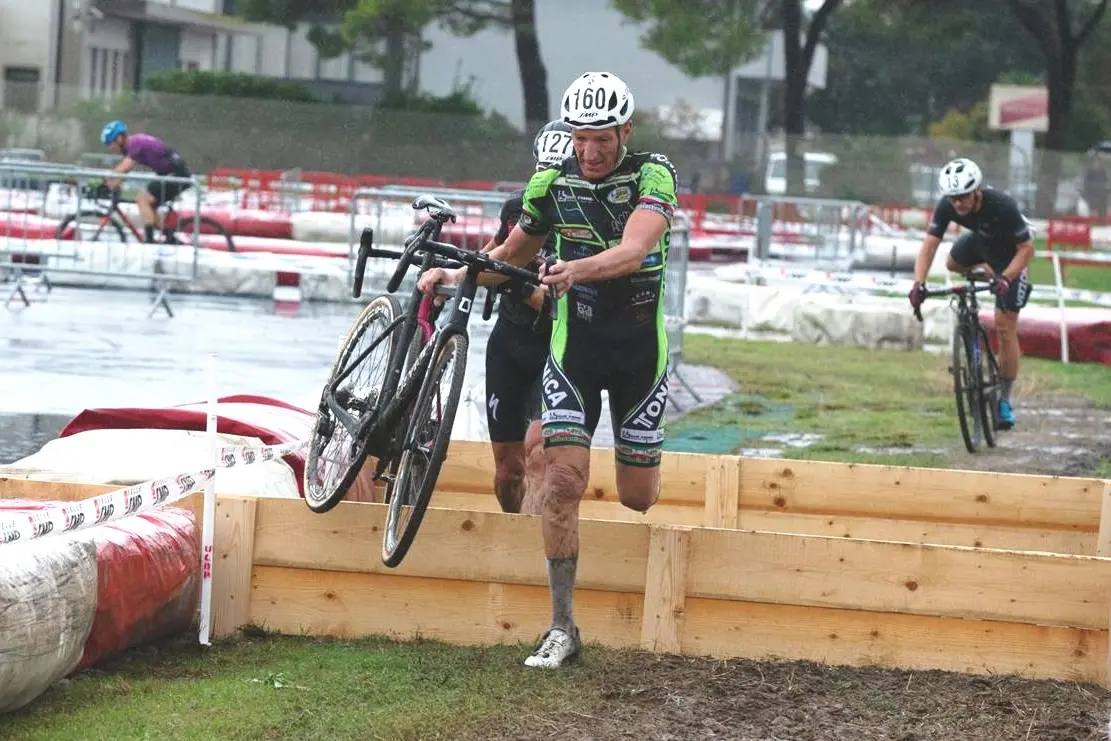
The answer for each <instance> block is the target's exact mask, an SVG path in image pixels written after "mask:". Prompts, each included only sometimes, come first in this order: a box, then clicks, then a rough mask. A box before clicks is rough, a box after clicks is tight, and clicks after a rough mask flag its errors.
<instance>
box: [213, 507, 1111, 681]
mask: <svg viewBox="0 0 1111 741" xmlns="http://www.w3.org/2000/svg"><path fill="white" fill-rule="evenodd" d="M220 501H221V504H224V503H225V502H227V503H228V505H229V511H234V512H236V513H237V514H236V515H235V517H236V518H238V521H239V522H240V530H239V532H240V533H242V534H243V535H244V536H247V535H249V534H252V532H251V530H250V524H251V521H252V518H253V523H254V529H253V537H251V538H248V537H244V538H243V539H242V540H240V541H239V542H238V544H237V545H236V547H235V549H234V550H235V553H236V558H234V559H230V560H229V561H228V562H227V563H228V565H224V564H223V563H218V564H217V568H220V567H223V568H227V569H233V568H234V569H236V570H237V573H236V574H235V575H234V576H231V577H228V578H225V579H223V580H222V581H221V583H222V584H233V583H234V584H238V585H244V584H247V583H248V582H249V583H250V586H251V595H250V601H249V605H248V606H247V609H246V612H245V614H244V613H243V612H242V611H241V612H239V613H237V618H236V620H234V621H232V622H228V621H227V619H221V620H218V621H217V623H216V625H215V629H216V631H217V633H227V632H229V631H231V630H233V629H234V628H235V627H236V626H237V623H238V622H239V621H243V622H250V623H253V624H257V625H261V626H264V627H267V628H270V629H274V630H278V631H281V632H288V633H295V634H300V633H310V634H322V635H334V636H344V637H353V636H360V635H366V634H385V635H392V636H395V637H398V638H409V637H415V636H424V637H428V638H437V639H442V640H446V641H450V642H456V643H467V644H491V643H515V642H532V641H534V640H536V638H537V636H538V633H539V632H540V631H541V630H542V629H543V628H545V627H546V626H547V624H548V618H549V612H548V610H549V597H548V592H547V589H546V583H547V581H546V574H545V570H544V558H543V552H542V547H541V538H540V526H539V519H538V518H536V517H527V516H522V515H506V514H501V513H497V512H473V511H458V510H449V509H440V508H436V507H433V508H431V509H429V511H428V513H427V515H426V518H425V521H424V524H423V525H422V527H421V531H420V533H419V534H418V536H417V539H416V541H415V542H414V544H413V548H412V550H411V551H410V552H409V555H408V557H407V558H406V560H405V561H404V562H403V563H402V564H401V566H400V567H398V568H397V569H396V570H391V569H388V568H386V567H385V566H383V565H382V563H381V561H380V558H379V552H380V546H381V533H382V528H383V526H384V524H385V507H384V506H383V505H378V504H361V503H346V502H345V503H341V504H340V505H339V506H338V507H337V508H336V509H335V510H333V511H332V512H330V513H328V514H325V515H315V514H313V513H311V512H309V511H308V510H307V508H305V507H304V505H303V504H302V503H300V502H294V501H289V500H279V499H259V500H257V504H256V508H255V509H254V511H253V512H249V511H248V510H247V509H245V508H244V507H243V506H242V504H241V503H239V504H233V502H235V501H236V499H235V498H230V497H221V499H220ZM581 543H582V546H581V547H582V551H581V555H580V561H579V589H578V591H577V592H576V596H575V603H576V614H577V617H578V620H579V622H580V626H581V627H582V630H583V632H584V636H585V637H586V639H587V640H588V641H590V642H596V643H600V644H602V645H606V646H614V647H638V648H644V649H647V650H652V651H666V652H681V653H686V654H695V655H707V656H716V657H744V658H752V659H762V658H769V657H780V658H797V659H809V660H814V661H821V662H828V663H831V664H847V665H879V666H888V667H904V668H912V669H946V670H953V671H962V672H968V673H991V674H994V673H1018V674H1022V675H1025V676H1032V677H1040V678H1056V679H1064V680H1070V681H1081V682H1096V683H1102V682H1104V681H1105V679H1106V677H1107V669H1106V666H1105V664H1106V657H1107V628H1108V609H1109V606H1111V560H1109V559H1104V558H1098V557H1086V556H1068V555H1058V554H1051V553H1030V552H1016V551H1003V550H988V549H977V548H964V547H956V546H937V545H913V544H908V543H897V542H888V541H874V540H861V539H856V538H852V539H847V538H833V537H823V536H800V535H789V534H785V533H773V532H748V531H741V530H725V529H711V528H701V527H695V528H683V527H674V526H666V525H651V524H639V523H630V522H612V521H602V520H585V521H583V522H582V537H581ZM247 554H253V556H251V557H250V559H248V555H247ZM252 563H253V565H249V564H252ZM232 564H234V566H233V565H232ZM248 569H250V571H249V573H248ZM225 599H226V598H225V595H220V594H215V593H214V603H215V604H221V603H223V601H224V600H225ZM236 599H239V595H236ZM238 605H239V608H240V610H242V603H241V601H240V602H239V603H238ZM218 614H220V615H223V616H226V615H227V614H228V613H226V612H225V613H218Z"/></svg>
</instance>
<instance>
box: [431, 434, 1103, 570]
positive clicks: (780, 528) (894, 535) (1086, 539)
mask: <svg viewBox="0 0 1111 741" xmlns="http://www.w3.org/2000/svg"><path fill="white" fill-rule="evenodd" d="M723 458H725V459H726V460H734V461H736V460H738V459H737V458H734V457H726V456H723ZM734 501H736V500H734ZM432 502H433V504H434V505H435V506H437V507H443V508H445V509H455V510H470V511H474V512H500V511H501V508H500V507H499V506H498V502H497V499H496V498H495V497H494V495H493V494H486V493H483V494H478V493H468V492H455V491H437V492H436V494H435V496H434V497H433V499H432ZM726 509H728V508H726ZM579 516H580V517H582V518H584V519H593V520H610V521H614V522H641V523H644V522H647V523H650V524H654V525H657V524H658V525H677V526H683V527H698V526H703V525H706V526H710V525H708V523H707V522H706V521H705V520H706V517H707V516H706V514H705V511H704V510H703V509H702V508H699V507H692V506H686V505H677V504H661V503H657V504H656V505H654V506H653V507H652V508H651V509H649V510H648V512H646V513H643V514H641V513H639V512H634V511H633V510H631V509H628V508H627V507H624V506H622V505H621V503H620V502H615V501H608V500H602V501H584V502H582V504H581V505H580V507H579ZM714 527H730V526H726V525H716V526H714ZM731 529H736V530H762V531H767V532H776V533H794V534H796V535H822V536H828V537H835V538H858V539H861V540H893V541H904V542H907V543H932V544H935V545H959V546H967V547H969V548H997V549H1003V550H1013V551H1042V552H1046V553H1065V554H1075V555H1091V554H1092V553H1094V552H1095V548H1096V535H1095V533H1091V532H1087V531H1082V530H1075V529H1071V528H1069V529H1064V530H1055V529H1046V528H1031V527H1006V526H1003V525H985V524H978V523H945V522H927V521H925V520H888V519H882V518H878V517H853V516H850V515H826V514H809V513H803V514H795V513H794V512H769V511H767V510H747V509H746V510H741V511H740V512H739V513H737V517H736V519H735V521H734V523H733V525H732V526H731Z"/></svg>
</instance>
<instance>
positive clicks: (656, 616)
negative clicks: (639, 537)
mask: <svg viewBox="0 0 1111 741" xmlns="http://www.w3.org/2000/svg"><path fill="white" fill-rule="evenodd" d="M651 532H652V534H651V537H650V539H649V542H648V572H647V575H646V576H645V579H644V620H643V622H642V623H641V628H640V647H641V648H643V649H647V650H649V651H661V652H665V653H679V652H680V650H681V642H680V637H681V635H682V622H683V602H684V600H685V598H686V592H687V551H688V546H689V544H690V531H689V530H686V529H681V528H676V527H662V526H661V527H653V528H652V531H651Z"/></svg>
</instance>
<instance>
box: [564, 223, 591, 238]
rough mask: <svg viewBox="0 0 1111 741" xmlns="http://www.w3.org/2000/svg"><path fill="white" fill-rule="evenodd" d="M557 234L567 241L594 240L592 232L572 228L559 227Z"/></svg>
mask: <svg viewBox="0 0 1111 741" xmlns="http://www.w3.org/2000/svg"><path fill="white" fill-rule="evenodd" d="M559 233H560V234H562V235H563V236H565V237H567V238H568V239H594V232H592V231H590V230H589V229H581V228H578V227H573V226H564V227H560V229H559Z"/></svg>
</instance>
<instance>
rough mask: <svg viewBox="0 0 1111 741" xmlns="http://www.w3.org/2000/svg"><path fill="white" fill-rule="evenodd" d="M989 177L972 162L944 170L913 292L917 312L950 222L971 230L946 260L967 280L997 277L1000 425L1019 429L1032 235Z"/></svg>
mask: <svg viewBox="0 0 1111 741" xmlns="http://www.w3.org/2000/svg"><path fill="white" fill-rule="evenodd" d="M983 180H984V176H983V173H981V172H980V168H979V166H977V165H976V163H975V162H973V161H972V160H970V159H965V158H958V159H955V160H953V161H952V162H949V163H948V164H946V165H945V167H943V168H941V173H940V174H939V175H938V183H939V185H940V186H941V192H942V198H941V200H940V201H938V203H937V207H936V208H935V209H934V215H933V219H932V220H931V221H930V226H929V228H928V229H927V230H926V237H925V238H924V239H923V240H922V247H921V248H920V250H919V252H918V259H917V260H916V261H915V263H914V287H913V288H912V289H911V291H910V303H911V306H913V307H918V306H920V305H921V304H922V301H923V300H924V299H925V291H926V286H925V281H926V276H927V275H928V274H929V272H930V265H931V264H933V260H934V255H935V254H937V248H938V245H940V244H941V240H942V239H943V238H944V237H945V232H946V230H947V229H948V228H949V223H950V222H954V221H955V222H956V223H958V224H960V225H961V226H963V227H964V228H965V229H968V230H969V231H967V232H965V233H964V234H962V235H960V236H959V237H958V238H957V240H956V241H955V242H954V243H953V247H952V249H951V250H950V252H949V259H948V260H947V261H946V265H945V266H946V268H947V269H948V270H949V271H950V272H954V273H960V274H962V275H967V274H968V273H970V272H971V271H972V270H974V269H983V270H984V271H985V272H986V273H987V274H988V275H993V276H994V277H995V285H994V288H993V293H995V328H996V331H998V332H999V372H1000V376H1001V381H1002V390H1001V394H1000V399H999V411H998V420H999V421H998V426H999V429H1002V430H1007V429H1010V428H1011V427H1014V425H1015V413H1014V408H1013V406H1012V404H1011V392H1012V390H1013V389H1014V384H1015V379H1016V378H1017V377H1018V361H1019V347H1018V314H1019V312H1020V311H1021V310H1022V308H1023V307H1024V306H1026V302H1027V300H1028V299H1029V298H1030V289H1031V286H1030V281H1029V279H1028V277H1027V270H1026V268H1027V266H1028V265H1029V264H1030V260H1031V258H1033V256H1034V242H1033V231H1032V230H1031V228H1030V222H1028V221H1027V220H1026V217H1025V216H1023V214H1022V212H1021V210H1019V207H1018V204H1017V203H1016V202H1015V199H1013V198H1011V197H1010V196H1008V195H1007V194H1005V193H1001V192H999V191H997V190H993V189H992V188H990V187H989V188H985V187H983Z"/></svg>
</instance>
